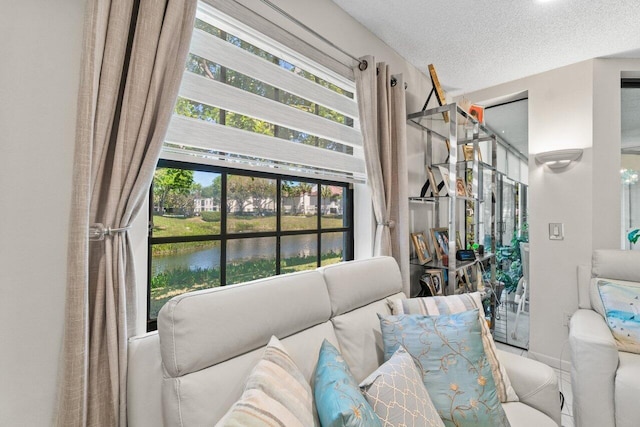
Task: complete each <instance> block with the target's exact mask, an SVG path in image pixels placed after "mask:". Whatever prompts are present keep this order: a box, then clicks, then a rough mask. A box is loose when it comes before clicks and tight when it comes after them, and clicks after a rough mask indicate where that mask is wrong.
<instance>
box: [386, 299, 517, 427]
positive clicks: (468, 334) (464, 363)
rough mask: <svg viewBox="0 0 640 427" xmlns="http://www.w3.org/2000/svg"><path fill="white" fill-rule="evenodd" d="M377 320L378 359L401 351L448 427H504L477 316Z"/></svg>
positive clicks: (506, 423) (471, 313)
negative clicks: (413, 365) (411, 362)
mask: <svg viewBox="0 0 640 427" xmlns="http://www.w3.org/2000/svg"><path fill="white" fill-rule="evenodd" d="M378 316H379V317H380V326H381V329H382V341H383V343H384V358H385V360H388V359H390V358H391V356H393V354H394V353H395V351H396V350H397V349H398V348H399V347H400V346H403V347H404V348H405V349H406V350H407V351H408V352H409V354H411V356H412V357H413V359H414V361H415V362H416V365H417V366H418V368H419V369H420V371H421V373H422V379H423V381H424V385H425V387H426V388H427V391H428V392H429V396H430V397H431V400H432V401H433V404H434V406H435V407H436V409H437V410H438V414H439V415H440V418H442V421H444V424H445V425H446V426H447V427H449V426H451V427H466V426H474V427H476V426H492V427H507V426H510V424H509V421H508V420H507V416H506V414H505V412H504V410H503V409H502V406H501V404H500V399H499V398H498V393H497V391H496V386H495V383H494V380H493V375H492V374H491V366H490V365H489V362H488V361H487V357H486V355H485V352H484V347H483V345H482V335H481V333H482V332H481V327H480V321H479V320H478V319H479V317H478V310H477V309H475V310H470V311H464V312H462V313H456V314H449V315H442V316H425V315H419V314H408V315H399V316H383V315H378Z"/></svg>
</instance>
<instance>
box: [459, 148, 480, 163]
mask: <svg viewBox="0 0 640 427" xmlns="http://www.w3.org/2000/svg"><path fill="white" fill-rule="evenodd" d="M473 151H474V146H473V145H472V144H469V145H463V146H462V155H463V157H464V160H465V161H467V162H472V161H473ZM478 161H480V162H481V161H482V151H481V150H480V147H478Z"/></svg>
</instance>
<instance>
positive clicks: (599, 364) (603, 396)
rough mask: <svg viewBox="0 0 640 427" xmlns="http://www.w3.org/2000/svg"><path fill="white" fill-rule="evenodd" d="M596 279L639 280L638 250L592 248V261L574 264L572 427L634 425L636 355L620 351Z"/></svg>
mask: <svg viewBox="0 0 640 427" xmlns="http://www.w3.org/2000/svg"><path fill="white" fill-rule="evenodd" d="M598 279H604V280H613V281H618V282H622V283H629V282H632V283H636V285H637V284H638V283H640V252H637V251H623V250H614V249H601V250H596V251H594V252H593V260H592V265H591V266H579V267H578V306H579V309H578V311H576V312H575V313H574V314H573V315H572V316H571V323H570V329H569V345H570V348H571V389H572V392H573V414H574V420H575V422H576V427H603V426H607V427H638V426H640V404H639V403H640V354H635V353H628V352H624V351H619V350H618V347H617V345H616V341H615V339H614V337H613V335H612V334H611V330H610V329H609V326H608V325H607V322H606V320H605V319H604V317H602V314H601V313H602V312H603V311H604V308H603V307H602V300H601V299H600V296H599V294H598V291H597V289H596V281H597V280H598ZM598 305H599V306H600V308H598V309H596V307H597V306H598ZM598 311H599V312H598Z"/></svg>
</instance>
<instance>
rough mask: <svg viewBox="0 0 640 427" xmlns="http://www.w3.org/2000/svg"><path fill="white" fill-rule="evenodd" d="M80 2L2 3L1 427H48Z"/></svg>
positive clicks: (64, 243)
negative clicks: (19, 426) (11, 426)
mask: <svg viewBox="0 0 640 427" xmlns="http://www.w3.org/2000/svg"><path fill="white" fill-rule="evenodd" d="M84 6H85V0H64V1H63V0H60V1H55V2H44V1H37V0H24V1H19V2H18V1H5V2H2V13H0V61H1V62H2V66H0V99H1V100H2V102H0V129H2V132H1V133H0V139H1V142H0V188H1V190H0V210H1V212H2V221H0V242H1V244H0V425H3V426H10V425H23V426H46V425H50V424H51V416H52V413H53V408H54V396H55V389H56V375H57V367H58V354H59V352H60V347H61V340H62V322H63V320H62V319H63V310H64V297H65V282H66V278H65V275H66V248H67V232H68V222H69V205H70V200H71V171H72V164H73V147H74V133H75V116H76V97H77V93H78V88H77V86H78V75H79V70H80V44H81V40H82V16H83V13H84Z"/></svg>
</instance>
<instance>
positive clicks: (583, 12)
mask: <svg viewBox="0 0 640 427" xmlns="http://www.w3.org/2000/svg"><path fill="white" fill-rule="evenodd" d="M333 1H334V2H335V3H336V4H337V5H338V6H340V7H341V8H342V9H344V10H345V11H346V12H347V13H349V14H350V15H351V16H353V17H354V18H355V19H356V20H358V21H359V22H361V23H362V24H363V25H364V26H365V27H367V28H368V29H369V30H370V31H371V32H373V33H374V34H376V35H377V36H378V37H379V38H380V39H382V40H383V41H385V42H386V43H387V44H388V45H389V46H390V47H391V48H393V49H394V50H396V51H397V52H398V53H399V54H400V55H402V56H403V57H404V58H406V59H407V61H409V62H410V63H412V64H413V65H415V66H416V67H417V68H419V69H420V70H422V71H423V72H425V73H426V70H427V65H428V64H431V63H433V64H434V65H435V67H436V70H437V72H438V77H439V80H440V83H441V84H442V86H443V87H444V88H445V90H447V91H448V92H449V94H450V95H458V94H463V93H465V92H470V91H473V90H477V89H483V88H486V87H490V86H494V85H496V84H500V83H504V82H507V81H511V80H515V79H518V78H521V77H526V76H530V75H532V74H536V73H540V72H543V71H548V70H551V69H554V68H558V67H562V66H564V65H568V64H573V63H576V62H579V61H583V60H587V59H591V58H597V57H606V56H617V57H634V58H638V57H640V0H546V1H543V0H515V1H514V0H491V1H489V0H454V1H444V0H404V1H389V0H333Z"/></svg>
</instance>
